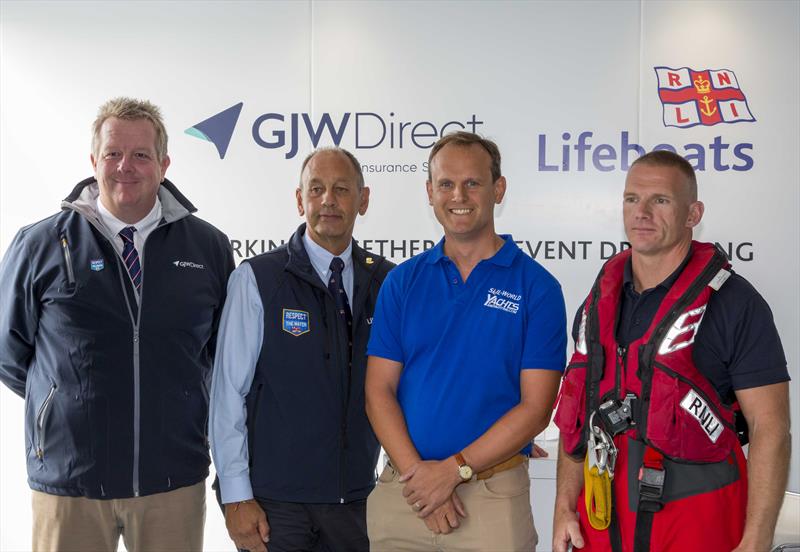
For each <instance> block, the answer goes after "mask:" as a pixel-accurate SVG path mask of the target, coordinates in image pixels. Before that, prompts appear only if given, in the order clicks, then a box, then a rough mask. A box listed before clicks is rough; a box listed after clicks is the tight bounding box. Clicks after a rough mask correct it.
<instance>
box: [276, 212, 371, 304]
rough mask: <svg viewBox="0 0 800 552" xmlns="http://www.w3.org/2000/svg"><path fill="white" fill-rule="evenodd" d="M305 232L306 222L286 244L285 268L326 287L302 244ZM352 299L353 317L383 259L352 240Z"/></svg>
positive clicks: (310, 281)
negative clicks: (287, 258) (287, 255)
mask: <svg viewBox="0 0 800 552" xmlns="http://www.w3.org/2000/svg"><path fill="white" fill-rule="evenodd" d="M305 232H306V223H305V222H304V223H302V224H301V225H300V226H298V227H297V230H296V231H295V233H294V234H292V237H291V238H289V242H288V243H287V244H286V250H287V252H288V254H289V260H288V261H287V263H286V270H288V271H289V272H291V273H292V274H295V275H297V276H298V277H300V278H303V279H304V280H306V281H307V282H308V283H310V284H312V285H314V286H316V287H318V288H321V289H324V290H325V291H327V290H328V288H327V287H326V286H325V284H324V283H323V282H322V281H321V280H320V279H319V276H317V273H316V272H315V271H314V267H313V266H311V260H310V259H309V258H308V252H307V251H306V248H305V245H304V244H303V234H305ZM352 251H353V300H352V304H351V308H352V309H353V318H354V319H355V318H356V317H357V316H358V314H359V312H360V310H361V306H362V305H363V303H364V297H366V294H367V293H368V291H369V282H370V280H371V279H372V276H373V273H374V272H375V269H377V268H378V266H380V265H381V263H383V262H385V259H384V258H383V257H381V256H379V255H374V254H372V253H369V252H367V251H365V250H364V249H363V248H362V247H359V245H358V243H356V241H355V240H353V250H352Z"/></svg>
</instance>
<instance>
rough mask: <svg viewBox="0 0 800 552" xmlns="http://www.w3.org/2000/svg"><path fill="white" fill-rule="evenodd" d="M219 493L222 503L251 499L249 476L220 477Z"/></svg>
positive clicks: (251, 489) (251, 491)
mask: <svg viewBox="0 0 800 552" xmlns="http://www.w3.org/2000/svg"><path fill="white" fill-rule="evenodd" d="M219 491H220V494H221V495H222V503H223V504H230V503H231V502H241V501H242V500H250V499H251V498H253V488H252V487H251V486H250V474H245V475H239V476H235V477H220V478H219Z"/></svg>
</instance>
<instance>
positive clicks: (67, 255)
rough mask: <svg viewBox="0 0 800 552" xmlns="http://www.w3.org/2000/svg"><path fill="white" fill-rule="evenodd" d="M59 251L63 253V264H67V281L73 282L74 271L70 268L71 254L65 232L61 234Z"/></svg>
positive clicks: (70, 283)
mask: <svg viewBox="0 0 800 552" xmlns="http://www.w3.org/2000/svg"><path fill="white" fill-rule="evenodd" d="M61 252H62V253H63V254H64V264H65V265H66V266H67V283H68V284H69V285H74V284H75V272H74V271H73V270H72V255H71V254H70V252H69V243H68V242H67V236H66V234H61Z"/></svg>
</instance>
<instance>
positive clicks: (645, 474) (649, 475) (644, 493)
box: [639, 466, 665, 512]
mask: <svg viewBox="0 0 800 552" xmlns="http://www.w3.org/2000/svg"><path fill="white" fill-rule="evenodd" d="M664 475H665V472H664V469H663V468H652V467H648V466H642V467H641V468H639V509H640V510H643V511H645V512H658V511H660V510H661V509H662V508H663V507H664V502H663V501H662V500H661V497H662V495H663V494H664Z"/></svg>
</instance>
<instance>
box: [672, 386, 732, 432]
mask: <svg viewBox="0 0 800 552" xmlns="http://www.w3.org/2000/svg"><path fill="white" fill-rule="evenodd" d="M681 408H683V409H684V410H685V411H686V412H688V413H689V414H691V415H692V416H693V417H694V419H695V420H697V421H698V422H700V427H702V428H703V431H705V432H706V435H708V438H709V439H711V442H712V443H716V442H717V439H719V436H720V435H721V434H722V424H721V423H720V421H719V420H718V419H717V417H716V416H714V413H713V412H711V409H710V408H709V407H708V405H707V404H706V402H705V401H704V400H703V399H702V398H701V397H700V395H698V394H697V393H695V392H694V390H691V389H690V390H689V392H688V393H686V396H685V397H683V400H682V401H681Z"/></svg>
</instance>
